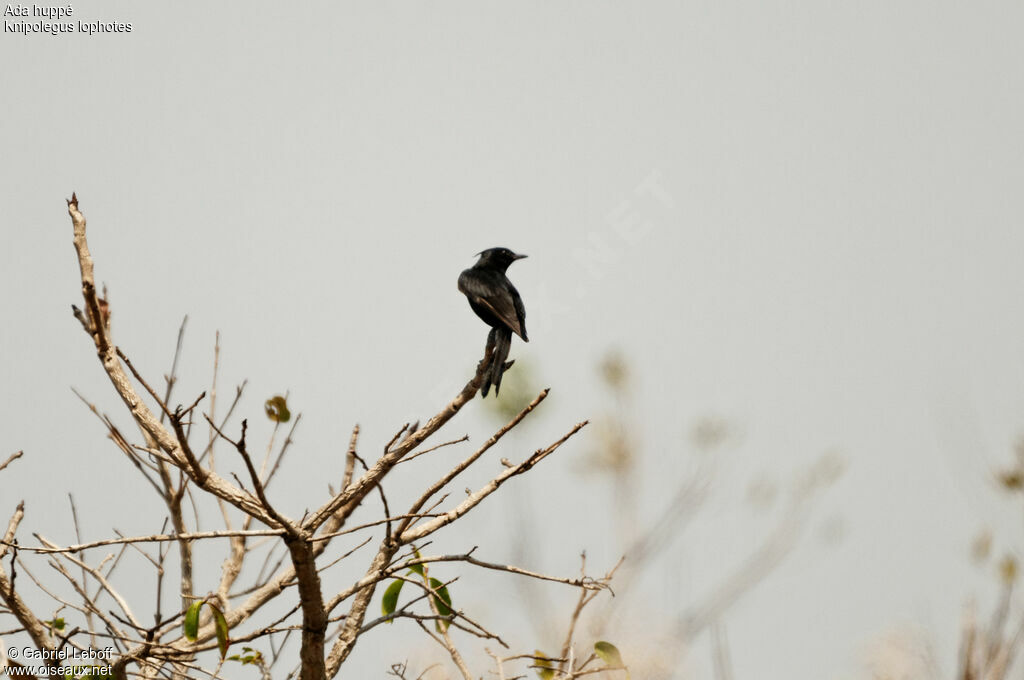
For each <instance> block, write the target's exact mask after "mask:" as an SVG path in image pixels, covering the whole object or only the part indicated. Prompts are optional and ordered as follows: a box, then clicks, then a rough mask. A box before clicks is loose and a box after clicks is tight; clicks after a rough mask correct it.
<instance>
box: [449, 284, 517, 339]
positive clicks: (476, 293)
mask: <svg viewBox="0 0 1024 680" xmlns="http://www.w3.org/2000/svg"><path fill="white" fill-rule="evenodd" d="M459 290H461V291H462V292H463V293H464V294H465V295H466V297H468V298H469V299H470V302H475V303H476V304H478V305H480V306H481V307H484V308H485V309H487V310H488V311H490V312H491V313H492V314H493V315H494V317H495V318H496V319H498V320H499V321H501V323H503V324H505V325H506V326H508V328H509V330H511V331H512V332H513V333H515V334H516V335H518V336H519V337H521V338H522V337H524V331H523V325H522V324H521V323H520V321H519V320H520V318H522V315H521V313H520V312H521V310H522V305H523V303H522V300H519V302H518V305H517V304H516V301H515V300H514V299H513V298H516V299H518V298H519V294H518V293H516V294H515V295H514V296H513V295H508V294H507V293H505V294H499V295H493V294H491V293H492V291H493V287H492V286H489V285H488V284H487V283H486V282H483V281H480V280H479V279H477V278H476V277H475V276H460V277H459ZM514 290H515V289H514V288H513V291H514ZM502 292H503V293H504V292H505V291H502ZM517 307H518V309H517Z"/></svg>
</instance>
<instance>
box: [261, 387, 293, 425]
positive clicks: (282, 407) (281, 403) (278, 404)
mask: <svg viewBox="0 0 1024 680" xmlns="http://www.w3.org/2000/svg"><path fill="white" fill-rule="evenodd" d="M263 410H264V411H266V414H267V417H268V418H270V419H271V420H273V421H274V422H275V423H287V422H288V421H289V420H291V419H292V412H291V411H289V410H288V401H287V400H286V399H285V398H284V397H282V396H281V395H280V394H276V395H274V396H273V397H271V398H270V399H267V401H266V403H265V404H263Z"/></svg>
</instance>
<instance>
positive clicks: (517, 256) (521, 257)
mask: <svg viewBox="0 0 1024 680" xmlns="http://www.w3.org/2000/svg"><path fill="white" fill-rule="evenodd" d="M524 257H529V256H528V255H516V256H515V257H514V258H512V259H513V260H521V259H523V258H524Z"/></svg>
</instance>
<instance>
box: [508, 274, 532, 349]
mask: <svg viewBox="0 0 1024 680" xmlns="http://www.w3.org/2000/svg"><path fill="white" fill-rule="evenodd" d="M512 304H513V305H514V306H515V308H516V318H517V319H518V320H519V330H517V331H516V333H518V334H519V337H521V338H522V339H523V342H529V341H530V338H528V337H527V336H526V307H524V306H523V298H521V297H519V291H518V290H516V289H515V286H513V287H512ZM513 330H514V329H513Z"/></svg>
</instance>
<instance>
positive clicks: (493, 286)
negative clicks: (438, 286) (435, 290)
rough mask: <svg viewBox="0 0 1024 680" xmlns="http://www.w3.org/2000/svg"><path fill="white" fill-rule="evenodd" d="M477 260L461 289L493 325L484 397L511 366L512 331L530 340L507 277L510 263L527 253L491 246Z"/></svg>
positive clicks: (520, 302)
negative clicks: (506, 272)
mask: <svg viewBox="0 0 1024 680" xmlns="http://www.w3.org/2000/svg"><path fill="white" fill-rule="evenodd" d="M477 254H478V255H479V256H480V259H479V260H477V263H476V264H475V265H473V266H472V267H470V268H469V269H467V270H466V271H464V272H462V273H461V274H459V290H461V291H462V292H463V293H464V294H465V295H466V297H467V298H469V306H470V307H472V308H473V311H474V312H476V315H477V316H479V317H480V318H481V319H483V321H484V323H486V324H487V325H488V326H490V327H491V332H490V334H489V335H488V336H487V346H488V347H492V346H493V347H494V354H493V355H492V356H491V364H490V366H489V367H488V369H487V371H486V372H485V373H484V384H483V388H482V390H481V394H482V395H483V396H485V397H486V396H487V391H488V390H489V389H490V388H491V385H494V394H495V395H497V394H498V390H499V388H500V387H501V374H502V373H504V372H505V369H507V368H508V366H511V365H512V364H511V363H509V365H508V366H506V365H505V359H507V358H508V350H509V348H510V347H511V346H512V334H513V333H515V334H516V335H518V336H519V337H521V338H522V339H523V342H529V341H530V339H529V338H528V337H526V310H525V309H524V308H523V299H522V298H521V297H519V291H517V290H516V287H515V286H513V285H512V282H511V281H509V280H508V277H507V276H505V271H506V270H508V266H509V265H510V264H512V263H513V262H515V261H516V260H521V259H523V258H524V257H526V255H517V254H516V253H513V252H512V251H511V250H509V249H508V248H490V249H488V250H485V251H483V252H481V253H477Z"/></svg>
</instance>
